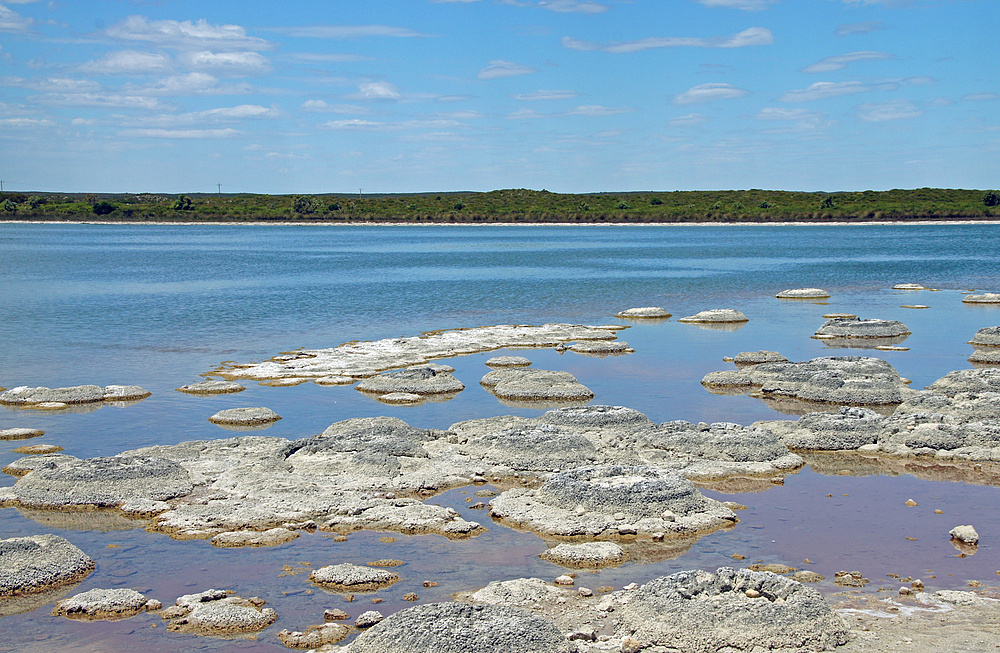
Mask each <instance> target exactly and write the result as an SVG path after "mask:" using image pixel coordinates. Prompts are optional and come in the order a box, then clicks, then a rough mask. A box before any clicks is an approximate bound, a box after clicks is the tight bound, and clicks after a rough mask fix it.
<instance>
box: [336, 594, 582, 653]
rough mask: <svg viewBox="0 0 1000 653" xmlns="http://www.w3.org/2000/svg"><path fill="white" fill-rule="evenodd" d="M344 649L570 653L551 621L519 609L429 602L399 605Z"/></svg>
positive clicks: (353, 652)
mask: <svg viewBox="0 0 1000 653" xmlns="http://www.w3.org/2000/svg"><path fill="white" fill-rule="evenodd" d="M343 650H344V651H345V652H346V653H469V652H470V651H479V652H482V653H487V652H489V653H569V651H570V648H569V644H568V642H567V641H566V638H565V636H564V635H563V634H562V632H560V630H559V629H558V628H557V627H556V626H555V625H554V624H552V623H551V622H549V621H546V620H545V619H542V618H541V617H537V616H535V615H533V614H531V613H530V612H528V611H527V610H524V609H522V608H514V607H507V606H501V605H468V604H464V603H427V604H424V605H417V606H414V607H412V608H407V609H405V610H401V611H399V612H397V613H395V614H392V615H389V616H388V617H386V618H385V619H384V620H383V621H381V622H380V623H378V624H377V625H375V626H372V627H371V628H370V629H368V630H366V631H365V632H363V633H361V634H360V635H358V637H357V639H355V640H354V641H353V642H351V643H350V644H349V645H347V646H346V647H344V648H343Z"/></svg>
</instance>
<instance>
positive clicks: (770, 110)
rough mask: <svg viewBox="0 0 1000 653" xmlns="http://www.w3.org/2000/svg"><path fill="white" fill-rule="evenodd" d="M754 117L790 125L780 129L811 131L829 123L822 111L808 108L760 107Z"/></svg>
mask: <svg viewBox="0 0 1000 653" xmlns="http://www.w3.org/2000/svg"><path fill="white" fill-rule="evenodd" d="M754 118H755V119H757V120H764V121H769V122H780V123H787V124H790V125H791V128H790V129H783V130H781V131H812V130H816V129H821V128H825V127H828V126H830V124H831V122H830V120H829V119H828V118H827V115H826V114H825V113H823V112H822V111H810V110H808V109H786V108H781V107H766V108H764V109H761V110H760V112H759V113H758V114H757V115H756V116H754Z"/></svg>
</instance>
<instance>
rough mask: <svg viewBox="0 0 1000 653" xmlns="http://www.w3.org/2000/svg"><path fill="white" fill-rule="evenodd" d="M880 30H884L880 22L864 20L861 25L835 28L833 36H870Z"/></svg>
mask: <svg viewBox="0 0 1000 653" xmlns="http://www.w3.org/2000/svg"><path fill="white" fill-rule="evenodd" d="M880 29H885V24H884V23H883V22H882V21H880V20H866V21H865V22H863V23H845V24H843V25H840V26H839V27H837V29H836V31H835V32H834V34H836V35H837V36H850V35H852V34H870V33H872V32H875V31H877V30H880Z"/></svg>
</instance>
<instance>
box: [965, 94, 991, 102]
mask: <svg viewBox="0 0 1000 653" xmlns="http://www.w3.org/2000/svg"><path fill="white" fill-rule="evenodd" d="M962 99H963V100H965V101H966V102H989V101H992V100H1000V93H969V94H968V95H963V96H962Z"/></svg>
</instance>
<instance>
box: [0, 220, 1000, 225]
mask: <svg viewBox="0 0 1000 653" xmlns="http://www.w3.org/2000/svg"><path fill="white" fill-rule="evenodd" d="M4 224H47V225H56V224H75V225H95V226H111V225H118V226H163V225H175V226H179V227H197V226H206V227H222V226H238V227H862V226H887V225H908V226H918V225H973V224H987V225H1000V220H998V219H993V218H990V219H983V220H971V219H968V218H961V219H954V220H940V219H939V220H923V219H919V218H901V219H898V220H857V221H846V220H838V221H825V220H824V221H820V220H788V221H777V220H772V221H767V222H763V221H753V220H745V221H731V222H716V221H707V220H701V221H690V222H444V221H440V222H434V221H426V222H390V221H385V220H372V221H370V222H364V221H346V222H345V221H332V220H324V221H320V220H315V221H309V222H306V221H300V220H253V221H249V220H248V221H243V220H199V221H179V220H0V225H4Z"/></svg>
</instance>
